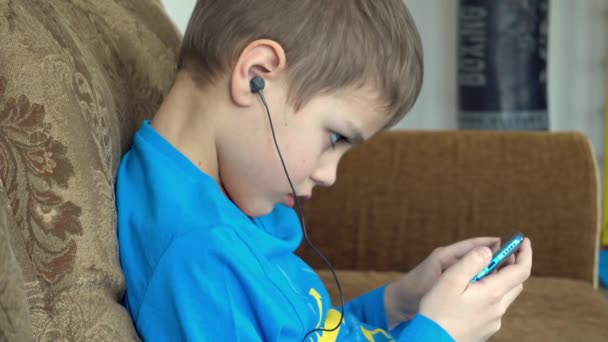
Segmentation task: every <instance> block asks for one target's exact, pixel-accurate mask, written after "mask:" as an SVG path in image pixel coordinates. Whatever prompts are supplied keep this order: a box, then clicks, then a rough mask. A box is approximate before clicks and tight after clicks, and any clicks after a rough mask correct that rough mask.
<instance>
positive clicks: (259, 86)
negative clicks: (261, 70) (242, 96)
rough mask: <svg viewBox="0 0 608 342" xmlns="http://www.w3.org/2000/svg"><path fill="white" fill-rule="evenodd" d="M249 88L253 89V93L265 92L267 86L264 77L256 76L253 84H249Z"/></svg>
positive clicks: (252, 81)
mask: <svg viewBox="0 0 608 342" xmlns="http://www.w3.org/2000/svg"><path fill="white" fill-rule="evenodd" d="M249 86H250V87H251V92H252V93H259V92H260V91H262V90H264V87H265V86H266V81H264V78H263V77H262V76H256V77H254V78H252V79H251V82H249Z"/></svg>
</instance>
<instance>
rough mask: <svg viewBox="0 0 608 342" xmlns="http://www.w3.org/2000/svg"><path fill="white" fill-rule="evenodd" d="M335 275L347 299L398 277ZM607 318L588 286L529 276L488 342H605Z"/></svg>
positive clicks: (604, 301) (330, 282)
mask: <svg viewBox="0 0 608 342" xmlns="http://www.w3.org/2000/svg"><path fill="white" fill-rule="evenodd" d="M319 275H320V276H321V278H322V279H323V281H324V283H325V284H326V285H327V287H328V289H329V292H330V295H331V297H332V298H334V304H339V303H336V302H335V299H337V298H339V296H338V292H337V288H336V285H335V283H334V279H333V277H332V275H331V273H330V272H329V271H326V270H322V271H320V272H319ZM337 275H338V277H339V279H340V284H341V285H342V289H343V290H344V299H345V300H349V299H351V298H353V297H355V296H357V295H359V294H362V293H365V292H367V291H369V290H371V289H374V288H376V287H378V286H381V285H383V284H387V283H388V282H390V281H392V280H395V279H397V278H398V277H400V276H401V275H402V273H397V272H372V271H369V272H365V271H338V272H337ZM606 317H608V298H606V297H605V296H604V295H602V294H601V293H599V292H598V291H596V290H594V289H593V287H592V286H591V285H589V284H588V283H586V282H583V281H579V280H569V279H560V278H539V277H532V278H530V279H529V280H528V281H527V282H526V283H525V285H524V291H523V292H522V293H521V295H520V296H519V297H518V298H517V300H516V301H515V302H514V303H513V305H512V306H511V307H510V308H509V310H508V311H507V313H506V314H505V316H504V317H503V321H502V328H501V330H500V331H499V332H498V334H496V335H495V336H494V337H493V338H492V339H491V341H493V342H495V341H496V342H501V341H505V342H507V341H509V342H511V341H519V342H525V341H530V342H537V341H564V342H572V341H586V342H596V341H597V342H600V341H607V340H608V324H607V322H606V321H605V318H606ZM573 327H576V329H572V328H573Z"/></svg>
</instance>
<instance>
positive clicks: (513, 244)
mask: <svg viewBox="0 0 608 342" xmlns="http://www.w3.org/2000/svg"><path fill="white" fill-rule="evenodd" d="M522 242H524V234H522V233H516V234H515V235H514V236H513V237H512V238H511V239H510V240H509V242H507V243H506V244H505V245H504V246H502V248H501V249H500V250H499V251H498V252H497V253H496V254H494V257H492V261H490V263H489V264H488V266H487V267H486V268H484V269H483V271H481V272H479V274H477V275H476V276H475V277H474V278H473V280H471V283H474V282H476V281H478V280H481V279H483V278H484V277H485V276H487V275H488V274H490V273H492V271H494V270H495V269H496V268H497V267H498V266H500V264H502V263H503V262H504V261H505V260H507V258H508V257H509V255H511V254H513V252H515V251H516V250H517V249H518V248H519V246H520V245H521V243H522Z"/></svg>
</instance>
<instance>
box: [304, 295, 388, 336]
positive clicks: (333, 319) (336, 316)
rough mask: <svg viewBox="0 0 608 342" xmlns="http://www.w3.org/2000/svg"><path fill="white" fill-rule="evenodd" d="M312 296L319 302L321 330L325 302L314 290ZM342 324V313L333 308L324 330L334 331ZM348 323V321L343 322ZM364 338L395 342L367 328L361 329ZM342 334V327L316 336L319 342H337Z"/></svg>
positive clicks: (380, 332) (376, 330) (377, 330)
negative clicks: (339, 323)
mask: <svg viewBox="0 0 608 342" xmlns="http://www.w3.org/2000/svg"><path fill="white" fill-rule="evenodd" d="M308 294H309V295H310V296H312V297H313V298H314V299H315V301H316V302H317V307H318V308H319V321H318V322H317V329H319V328H321V323H322V320H323V301H322V300H321V295H320V294H319V292H317V290H315V289H314V288H311V289H310V292H309V293H308ZM338 322H340V311H338V310H336V309H334V308H331V309H329V311H328V312H327V317H326V318H325V323H324V324H323V328H324V329H333V328H334V327H336V326H337V325H338ZM342 323H343V324H344V323H346V320H344V321H343V322H342ZM360 328H361V332H362V333H363V336H365V339H366V340H368V341H369V342H381V341H394V340H393V339H392V338H391V336H390V335H389V334H388V333H387V332H386V331H384V330H382V329H374V330H367V329H365V327H363V326H362V327H360ZM339 334H340V327H338V329H336V330H334V331H322V332H317V333H316V334H315V335H316V336H317V342H335V341H337V339H338V335H339Z"/></svg>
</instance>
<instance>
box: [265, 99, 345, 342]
mask: <svg viewBox="0 0 608 342" xmlns="http://www.w3.org/2000/svg"><path fill="white" fill-rule="evenodd" d="M254 90H255V91H256V92H257V93H258V94H259V95H260V98H261V99H262V103H263V104H264V108H266V113H267V114H268V122H269V123H270V130H271V131H272V139H273V140H274V146H275V147H276V149H277V153H278V154H279V159H281V165H283V170H284V171H285V176H287V181H288V182H289V186H290V187H291V192H292V194H293V198H294V200H295V202H296V208H297V211H298V218H299V220H300V225H301V226H302V232H303V234H304V239H305V240H306V242H307V243H308V245H309V246H310V248H312V249H313V251H315V253H317V255H319V256H320V257H321V259H322V260H323V262H325V264H326V265H327V267H328V268H329V270H330V271H331V274H332V275H333V276H334V280H335V281H336V285H337V287H338V291H339V292H340V321H338V324H337V325H336V326H335V327H334V328H332V329H322V328H316V329H313V330H310V331H309V332H307V333H306V335H304V337H303V338H302V342H304V340H306V338H307V337H308V335H310V334H312V333H314V332H315V331H325V332H332V331H336V330H338V328H339V327H340V325H341V324H342V321H343V320H344V293H343V292H342V286H341V285H340V281H339V280H338V276H337V275H336V271H335V270H334V268H333V267H332V266H331V264H330V263H329V261H327V259H326V258H325V256H324V255H323V254H322V253H321V252H320V251H319V250H318V249H317V247H316V246H315V245H314V244H313V243H312V242H311V241H310V238H309V237H308V232H307V231H306V223H305V222H304V214H303V213H302V207H300V201H298V196H297V194H296V190H295V188H294V187H293V184H292V183H291V178H290V177H289V172H287V167H286V166H285V161H284V160H283V155H282V154H281V150H280V149H279V144H278V143H277V137H276V135H275V133H274V125H273V124H272V118H271V116H270V109H269V108H268V103H266V98H265V97H264V93H263V90H262V89H261V87H256V88H254Z"/></svg>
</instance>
